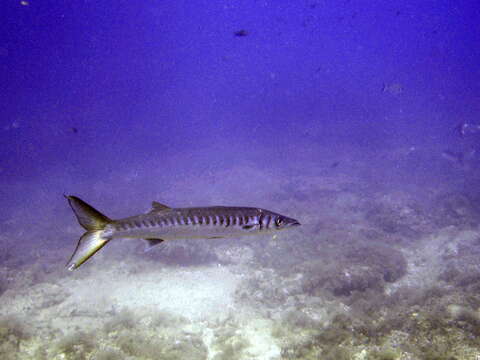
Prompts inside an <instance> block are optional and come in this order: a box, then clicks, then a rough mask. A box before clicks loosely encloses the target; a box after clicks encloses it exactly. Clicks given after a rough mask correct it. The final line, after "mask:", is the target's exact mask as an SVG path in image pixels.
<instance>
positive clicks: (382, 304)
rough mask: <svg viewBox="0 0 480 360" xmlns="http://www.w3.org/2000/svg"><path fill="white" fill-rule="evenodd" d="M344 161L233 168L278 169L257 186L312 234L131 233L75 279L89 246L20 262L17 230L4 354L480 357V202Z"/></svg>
mask: <svg viewBox="0 0 480 360" xmlns="http://www.w3.org/2000/svg"><path fill="white" fill-rule="evenodd" d="M342 166H344V165H343V163H342V164H341V166H339V167H338V169H337V166H336V167H335V169H328V168H327V170H325V172H322V173H312V174H302V175H298V176H297V177H289V178H282V177H279V176H273V175H272V174H269V173H266V172H265V171H263V170H252V169H251V168H250V169H245V168H241V169H237V170H233V171H229V172H228V173H226V174H224V176H222V178H223V181H224V184H231V183H233V181H232V179H238V178H241V177H242V176H247V175H245V173H247V174H248V176H249V177H250V178H253V179H254V181H255V179H260V178H261V179H262V180H263V181H262V183H265V179H269V180H268V181H267V185H268V186H267V185H265V188H261V187H260V188H259V187H258V186H256V187H255V190H256V191H258V194H259V197H262V198H268V199H269V200H268V201H267V203H266V204H265V205H263V206H264V207H267V208H271V209H272V210H276V211H279V212H281V213H285V214H287V215H290V216H293V217H295V218H298V219H299V220H300V221H301V222H302V224H304V225H303V226H302V227H301V228H300V229H298V230H292V231H285V232H280V233H278V234H275V235H273V234H272V235H268V236H262V237H259V238H244V239H228V240H224V239H218V240H212V241H207V240H205V241H202V240H199V241H178V242H172V243H170V244H167V246H166V247H165V248H164V249H162V250H159V251H155V250H154V251H151V252H149V253H146V254H145V253H143V252H142V251H141V249H140V248H141V246H137V245H138V244H137V242H135V241H131V240H130V241H127V240H125V241H118V243H117V244H112V245H109V246H107V247H106V248H105V249H103V250H102V251H101V252H100V253H99V254H98V255H96V256H95V257H94V259H92V260H91V261H90V262H88V263H87V264H85V265H84V266H82V267H81V268H80V269H78V270H77V271H75V272H73V273H69V272H67V271H66V270H65V269H64V263H65V260H66V259H67V258H68V256H69V252H70V251H71V247H72V246H73V243H72V244H71V246H68V247H62V246H58V247H51V246H43V247H38V248H35V249H33V248H32V249H31V250H29V251H25V252H23V257H22V256H18V252H15V248H16V246H15V244H17V242H16V241H18V239H19V238H20V237H22V236H24V234H23V233H20V232H19V230H18V227H14V226H12V227H11V228H9V229H10V230H8V231H6V232H4V233H2V234H0V236H1V237H2V242H3V243H4V244H6V246H5V251H3V252H2V254H1V255H0V256H1V259H0V260H1V261H0V264H1V266H0V274H1V278H0V279H1V281H0V304H1V305H0V359H5V360H9V359H35V360H37V359H38V360H42V359H48V360H60V359H94V360H106V359H162V360H163V359H165V360H170V359H172V360H173V359H192V360H196V359H199V360H204V359H205V360H207V359H208V360H210V359H213V360H227V359H228V360H236V359H238V360H255V359H258V360H269V359H270V360H278V359H292V360H296V359H298V360H300V359H304V360H310V359H311V360H313V359H322V360H330V359H331V360H343V359H353V360H362V359H368V360H373V359H375V360H395V359H398V360H407V359H420V360H454V359H457V360H476V359H479V358H480V261H479V255H480V228H479V226H478V224H479V220H480V208H479V206H478V205H477V201H476V199H477V198H478V196H475V192H469V191H468V187H466V186H465V187H463V189H465V190H459V189H458V188H457V189H450V188H448V187H441V186H438V185H432V186H430V187H428V186H426V185H422V187H421V189H416V190H415V191H412V188H409V189H405V190H402V189H401V187H396V188H395V189H392V188H390V189H385V188H382V187H378V186H372V185H369V184H368V183H367V182H366V180H359V179H360V177H361V175H360V174H361V173H362V172H361V170H358V169H357V175H358V177H357V178H356V177H355V176H352V167H350V168H349V170H348V171H347V170H345V171H343V170H342ZM354 170H355V169H354ZM347 174H348V175H347ZM362 175H364V174H363V173H362ZM196 181H197V182H198V181H202V180H201V179H200V180H199V179H196ZM208 181H209V180H208V179H205V183H208ZM177 186H178V187H180V188H182V186H185V187H187V186H188V179H187V180H185V184H184V185H182V184H181V183H179V184H177ZM221 186H222V185H221V184H219V185H218V187H221ZM207 195H208V194H207ZM157 200H159V199H157ZM66 214H67V213H66ZM69 220H72V219H69ZM68 224H69V225H68V226H67V227H66V230H64V233H63V234H61V235H62V237H68V238H72V242H74V240H73V239H76V237H77V236H78V235H79V233H80V232H81V230H80V228H79V227H77V225H76V224H73V220H72V221H70V222H69V223H68ZM35 236H37V237H42V235H41V234H40V235H39V234H36V235H35ZM8 244H11V247H10V248H9V247H8V246H7V245H8ZM9 249H10V250H9Z"/></svg>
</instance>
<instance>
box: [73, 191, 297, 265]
mask: <svg viewBox="0 0 480 360" xmlns="http://www.w3.org/2000/svg"><path fill="white" fill-rule="evenodd" d="M64 196H65V198H66V199H67V200H68V203H69V205H70V207H71V208H72V210H73V212H74V214H75V215H76V218H77V221H78V223H79V224H80V225H81V226H82V227H83V228H84V229H85V230H86V232H85V233H84V234H83V235H82V236H81V237H80V239H79V240H78V243H77V247H76V248H75V251H74V252H73V254H72V256H71V258H70V260H69V261H68V262H67V264H66V267H67V269H68V270H70V271H73V270H75V269H77V268H79V267H80V266H81V265H82V264H84V263H85V262H86V261H87V260H88V259H90V258H91V257H92V256H93V255H95V253H97V252H98V251H99V250H100V249H101V248H103V247H104V246H105V245H106V244H107V243H108V242H109V241H110V240H113V239H117V238H134V239H143V240H144V241H145V243H146V246H145V250H146V251H149V250H151V249H152V248H153V247H155V246H157V245H159V244H161V243H162V242H164V241H168V240H175V239H217V238H227V237H236V236H243V235H254V234H263V233H266V232H272V231H278V230H284V229H288V228H292V227H295V226H298V225H300V222H299V221H298V220H295V219H293V218H290V217H287V216H284V215H281V214H278V213H275V212H273V211H269V210H265V209H261V208H255V207H229V206H209V207H189V208H171V207H169V206H167V205H164V204H161V203H159V202H156V201H153V202H152V209H151V210H150V211H149V212H147V213H145V214H140V215H135V216H130V217H127V218H123V219H118V220H112V219H110V218H109V217H107V216H105V215H104V214H102V213H101V212H100V211H98V210H96V209H95V208H93V207H92V206H91V205H89V204H87V203H86V202H85V201H83V200H81V199H80V198H78V197H76V196H73V195H64Z"/></svg>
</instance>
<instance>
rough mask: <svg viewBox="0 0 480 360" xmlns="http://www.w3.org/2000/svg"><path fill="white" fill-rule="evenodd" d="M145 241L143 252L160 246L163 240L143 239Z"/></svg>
mask: <svg viewBox="0 0 480 360" xmlns="http://www.w3.org/2000/svg"><path fill="white" fill-rule="evenodd" d="M143 240H145V249H144V251H145V252H147V251H150V250H152V248H153V247H155V246H157V245H159V244H161V243H162V242H163V241H164V240H163V239H143Z"/></svg>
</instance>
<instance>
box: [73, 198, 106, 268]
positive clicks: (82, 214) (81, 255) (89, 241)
mask: <svg viewBox="0 0 480 360" xmlns="http://www.w3.org/2000/svg"><path fill="white" fill-rule="evenodd" d="M65 197H66V198H67V200H68V203H69V204H70V206H71V208H72V210H73V212H74V213H75V215H76V216H77V220H78V222H79V224H80V225H81V226H83V228H84V229H85V230H87V232H86V233H84V234H83V235H82V237H81V238H80V240H78V244H77V247H76V249H75V251H74V252H73V255H72V257H71V258H70V260H69V261H68V263H67V268H68V270H70V271H72V270H75V269H76V268H78V267H79V266H80V265H82V264H83V263H84V262H85V261H87V260H88V259H90V258H91V257H92V256H93V255H94V254H95V253H96V252H97V251H98V250H100V249H101V248H102V247H103V246H104V245H105V244H106V243H107V242H108V241H109V240H110V238H108V237H103V236H102V235H103V230H104V229H105V226H106V225H107V224H109V223H110V222H111V221H112V220H110V219H109V218H108V217H106V216H105V215H103V214H102V213H100V212H99V211H97V210H95V209H94V208H93V207H91V206H90V205H88V204H87V203H86V202H85V201H83V200H81V199H79V198H78V197H76V196H65Z"/></svg>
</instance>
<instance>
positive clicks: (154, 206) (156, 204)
mask: <svg viewBox="0 0 480 360" xmlns="http://www.w3.org/2000/svg"><path fill="white" fill-rule="evenodd" d="M169 209H171V207H170V206H167V205H164V204H160V203H159V202H158V201H152V211H163V210H169Z"/></svg>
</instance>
